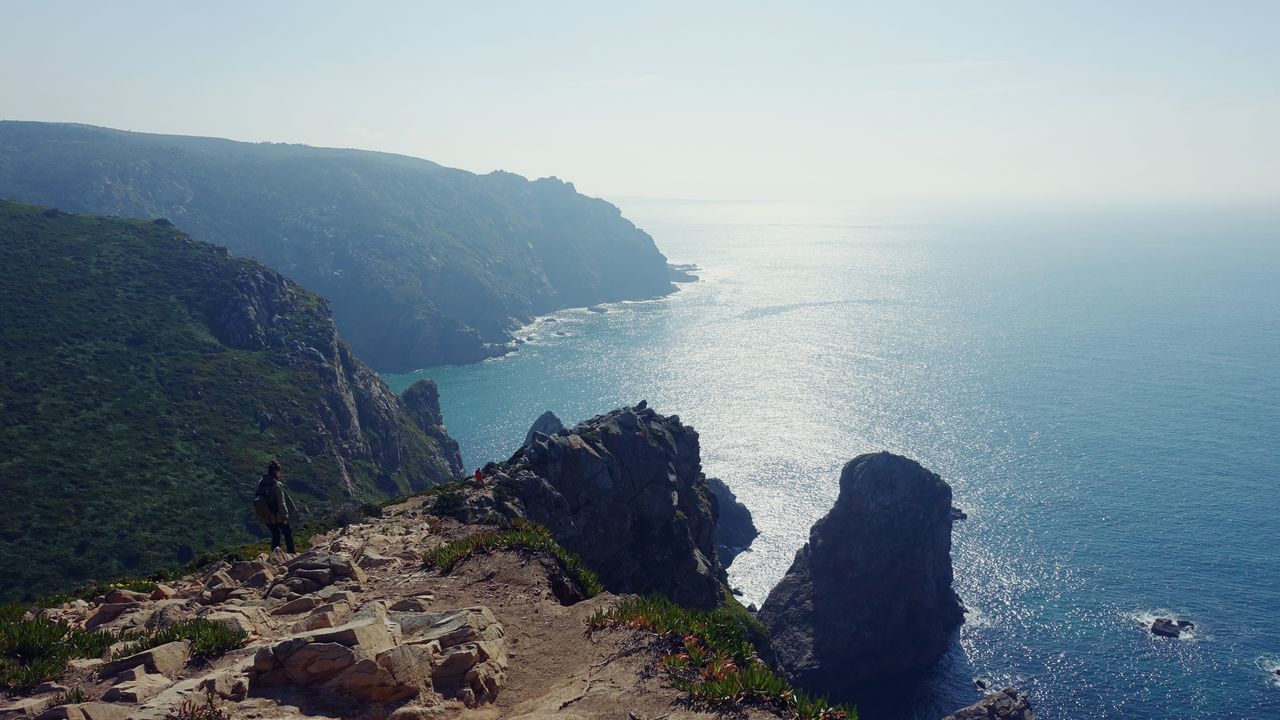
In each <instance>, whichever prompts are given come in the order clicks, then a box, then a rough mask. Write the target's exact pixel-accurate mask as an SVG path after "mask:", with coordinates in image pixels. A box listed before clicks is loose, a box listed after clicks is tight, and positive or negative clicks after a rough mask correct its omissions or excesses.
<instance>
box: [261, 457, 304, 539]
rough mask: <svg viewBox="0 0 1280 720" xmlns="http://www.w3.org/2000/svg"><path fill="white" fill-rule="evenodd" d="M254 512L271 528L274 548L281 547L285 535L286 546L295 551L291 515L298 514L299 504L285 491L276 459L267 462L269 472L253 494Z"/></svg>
mask: <svg viewBox="0 0 1280 720" xmlns="http://www.w3.org/2000/svg"><path fill="white" fill-rule="evenodd" d="M253 512H254V514H255V515H257V516H258V519H259V520H261V521H262V522H263V524H265V525H266V526H267V527H268V528H270V529H271V549H272V550H275V549H277V548H279V547H280V536H281V535H283V536H284V541H285V547H286V548H288V551H289V552H290V553H293V552H295V551H294V549H293V528H292V527H290V525H289V515H290V514H291V513H292V514H294V515H296V514H297V513H298V506H297V505H294V504H293V498H291V497H289V493H288V492H286V491H285V488H284V481H283V480H281V479H280V463H278V462H276V461H275V460H272V461H271V462H270V463H268V464H267V474H266V475H263V476H262V479H261V480H259V481H258V492H257V493H255V494H254V496H253Z"/></svg>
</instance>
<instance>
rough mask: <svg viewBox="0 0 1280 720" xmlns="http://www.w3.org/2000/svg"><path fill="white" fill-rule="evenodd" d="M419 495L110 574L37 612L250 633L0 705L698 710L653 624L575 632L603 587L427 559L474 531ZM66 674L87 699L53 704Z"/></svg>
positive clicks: (440, 711)
mask: <svg viewBox="0 0 1280 720" xmlns="http://www.w3.org/2000/svg"><path fill="white" fill-rule="evenodd" d="M430 503H431V499H430V498H416V499H410V500H408V501H406V502H404V503H402V504H400V505H395V506H392V507H390V508H388V509H387V510H386V514H385V516H384V517H383V518H380V519H375V520H371V521H370V522H368V523H365V524H357V525H349V526H347V527H344V528H341V529H339V530H335V531H332V532H330V533H328V534H326V535H322V536H318V537H316V538H313V540H312V543H311V544H312V547H311V548H310V549H307V550H305V551H304V552H302V553H300V554H298V555H295V556H289V555H286V554H284V553H280V552H278V551H277V552H276V553H274V554H272V555H271V556H262V557H260V558H258V559H256V560H253V561H246V562H238V563H225V562H224V563H220V564H219V565H217V566H214V567H212V568H210V569H209V570H207V571H206V572H204V573H203V574H200V575H196V576H190V577H187V578H184V579H182V580H180V581H178V582H175V583H173V584H171V585H168V586H161V587H159V588H158V589H157V590H156V591H155V592H154V593H152V594H151V595H143V594H140V593H132V592H129V591H126V590H116V591H113V592H111V593H110V594H108V595H107V596H104V597H100V598H97V599H95V600H94V601H92V602H83V601H77V602H74V603H68V604H66V605H63V606H61V607H59V608H53V609H49V610H44V611H41V612H43V613H46V614H47V615H48V616H49V617H52V618H60V619H63V620H65V621H67V622H69V623H73V624H75V625H78V626H83V627H85V628H90V629H92V628H106V629H112V630H124V629H129V628H140V627H153V628H154V627H159V626H164V625H166V624H171V623H173V622H176V621H178V620H181V619H185V618H191V617H204V618H208V619H211V620H218V621H221V622H224V623H226V624H229V625H233V626H235V627H239V628H242V629H243V630H244V631H245V632H247V633H248V635H249V642H248V644H247V645H246V646H245V647H244V648H241V649H239V650H235V651H232V652H230V653H227V654H226V655H223V656H222V657H220V658H217V659H216V660H213V661H210V662H200V661H196V660H192V659H191V658H190V649H189V647H188V646H187V643H186V642H185V641H183V642H175V643H171V644H169V645H162V646H160V647H157V648H153V649H151V650H148V651H146V652H143V653H139V654H137V655H133V656H130V657H127V658H123V659H115V660H109V661H104V660H103V659H95V660H77V661H73V664H72V666H71V667H70V668H69V669H68V671H67V672H66V673H65V675H64V676H63V677H62V678H60V679H59V681H58V683H56V684H53V685H46V686H45V687H44V688H42V689H41V690H43V692H37V693H36V694H35V695H31V696H25V697H7V698H4V699H3V700H2V701H0V708H3V709H0V718H22V717H40V718H72V719H77V718H88V719H89V720H123V719H125V718H130V719H136V720H152V719H157V720H158V719H163V718H167V717H172V716H174V714H175V713H176V711H177V710H178V709H179V708H180V706H181V705H182V703H183V701H184V700H185V701H191V702H197V703H203V702H206V701H207V698H209V697H212V698H213V699H214V704H215V705H216V706H217V707H218V708H220V709H221V710H222V711H224V712H225V713H226V714H227V715H228V716H229V717H231V718H254V719H262V720H266V719H275V718H368V719H370V720H372V719H374V718H425V717H431V718H435V717H474V718H499V717H502V718H536V717H550V716H555V717H564V718H573V717H583V718H585V717H590V718H619V719H625V720H632V719H637V718H639V719H650V718H660V717H661V718H681V717H700V716H704V715H709V713H707V712H706V711H703V710H699V709H697V708H693V707H689V706H688V705H687V704H685V702H684V700H683V699H682V698H683V694H682V693H680V692H678V691H676V690H674V689H672V688H670V687H669V686H667V685H666V684H665V682H664V680H663V678H662V677H661V676H659V675H658V674H657V672H656V670H655V668H656V664H657V660H658V658H659V656H660V655H661V653H662V650H661V649H660V647H659V645H660V643H658V642H657V641H656V639H655V638H654V637H653V636H651V635H646V634H643V633H639V632H636V631H630V630H605V631H598V632H594V633H591V634H588V633H587V632H586V624H585V620H586V618H587V617H588V616H589V615H590V614H591V613H593V612H594V611H595V610H597V609H598V608H602V607H607V606H609V605H610V604H611V603H613V602H615V601H616V600H617V596H614V595H611V594H608V593H605V594H601V595H599V596H597V597H595V598H591V599H589V600H582V601H579V602H575V603H573V604H568V605H566V604H562V602H561V600H560V599H558V597H557V596H558V595H560V596H563V595H565V594H566V593H565V591H564V583H565V580H564V578H563V577H562V575H563V574H562V572H561V571H560V569H559V566H558V565H557V564H556V563H555V562H554V561H551V560H549V559H544V558H540V557H537V556H533V555H530V554H528V553H524V552H521V551H502V552H497V553H493V554H488V555H478V556H475V557H473V558H471V559H469V560H466V561H464V562H462V563H461V564H460V565H459V566H458V567H457V568H455V569H454V570H453V572H452V573H450V574H448V575H441V574H440V573H438V572H436V571H434V570H430V569H427V568H425V567H424V566H423V562H422V558H423V555H424V553H425V552H426V551H428V550H430V549H432V548H434V547H439V546H441V545H443V544H445V543H446V542H448V541H449V540H450V539H454V538H458V537H462V536H463V535H466V534H468V533H471V532H475V531H478V530H480V529H482V528H481V527H480V526H469V525H464V524H461V523H459V522H457V521H456V520H452V519H441V518H438V517H435V516H433V515H430V514H429V513H428V508H430V506H431V505H430ZM110 655H111V653H110V651H109V652H108V657H110ZM67 690H79V691H80V692H82V693H83V696H84V698H86V701H85V702H81V703H75V704H67V705H58V706H53V707H49V706H50V705H52V704H53V703H55V702H56V701H57V699H58V697H59V696H60V695H61V694H62V693H64V692H66V691H67ZM210 693H212V696H210ZM753 713H758V711H753ZM758 714H760V715H761V716H763V715H764V714H763V713H758ZM741 715H742V716H744V717H747V716H750V715H749V714H748V713H742V714H741Z"/></svg>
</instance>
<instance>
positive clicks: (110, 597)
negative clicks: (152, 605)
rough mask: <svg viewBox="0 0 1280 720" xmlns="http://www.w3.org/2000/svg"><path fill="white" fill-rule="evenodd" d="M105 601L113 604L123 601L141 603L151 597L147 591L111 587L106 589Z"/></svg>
mask: <svg viewBox="0 0 1280 720" xmlns="http://www.w3.org/2000/svg"><path fill="white" fill-rule="evenodd" d="M106 599H107V602H108V603H110V604H113V605H119V604H123V603H142V602H146V601H148V600H150V599H151V596H150V595H148V594H147V593H141V592H134V591H133V590H125V589H123V588H111V589H110V590H108V591H107V598H106Z"/></svg>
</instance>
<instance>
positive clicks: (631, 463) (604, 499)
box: [487, 402, 725, 608]
mask: <svg viewBox="0 0 1280 720" xmlns="http://www.w3.org/2000/svg"><path fill="white" fill-rule="evenodd" d="M487 474H488V475H489V476H490V477H491V478H494V479H495V480H496V482H497V483H498V484H499V485H500V486H502V485H509V486H512V487H514V488H515V493H516V494H517V496H518V501H519V505H520V507H519V511H520V512H522V513H523V514H524V515H526V516H527V517H528V519H529V520H532V521H533V522H535V523H538V524H541V525H544V526H546V527H547V528H548V529H549V530H550V531H551V533H552V535H554V536H555V538H556V540H557V541H558V542H559V543H560V544H561V545H563V546H564V547H565V548H567V549H569V550H571V551H573V552H576V553H578V554H579V555H581V556H582V559H583V561H584V562H586V564H587V565H588V566H589V567H591V568H593V569H595V570H596V572H597V573H599V575H600V581H601V582H602V583H604V586H605V587H606V588H608V589H609V590H611V591H613V592H619V593H623V592H628V593H654V592H657V593H662V594H664V595H666V596H667V597H669V598H671V599H672V600H675V601H676V602H679V603H681V604H684V605H688V606H694V607H702V608H709V607H713V606H715V605H716V604H717V603H718V602H719V601H720V599H721V598H722V594H723V591H722V583H723V581H724V578H725V575H724V570H723V568H722V567H721V565H720V561H719V560H718V558H717V555H716V549H715V540H714V537H715V527H716V519H717V504H716V499H715V495H714V494H712V493H711V491H710V488H709V487H708V486H707V478H706V476H705V475H703V473H702V465H701V460H700V457H699V449H698V433H697V432H696V431H694V429H693V428H691V427H687V426H685V425H683V424H682V423H681V422H680V418H678V417H676V416H674V415H673V416H670V417H663V416H662V415H659V414H658V413H656V412H654V411H653V409H652V408H649V407H648V406H647V405H646V404H645V403H644V402H641V403H640V404H638V405H636V406H635V407H630V408H621V409H619V410H614V411H613V412H610V413H607V414H605V415H598V416H596V417H594V418H592V419H590V420H587V421H586V422H583V423H581V424H579V425H578V426H577V427H574V428H573V429H572V430H565V431H561V432H559V433H557V434H555V435H537V436H535V438H534V440H533V441H532V442H530V443H528V444H527V445H525V446H524V447H523V448H521V450H520V451H518V452H517V454H516V456H515V457H514V458H513V459H512V460H511V461H509V462H507V463H504V464H502V465H497V466H491V467H489V468H488V472H487Z"/></svg>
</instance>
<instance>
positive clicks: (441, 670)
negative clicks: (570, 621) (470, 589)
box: [250, 605, 507, 706]
mask: <svg viewBox="0 0 1280 720" xmlns="http://www.w3.org/2000/svg"><path fill="white" fill-rule="evenodd" d="M506 668H507V651H506V639H505V634H504V632H503V630H502V626H501V625H500V624H499V623H498V621H497V619H496V618H495V617H494V616H493V613H492V612H490V611H489V609H488V608H485V607H471V608H464V609H461V610H454V611H450V612H444V613H433V614H428V613H395V614H394V615H393V616H392V617H390V618H388V616H387V614H386V612H385V611H384V610H383V609H382V608H381V606H377V605H375V606H372V609H371V610H362V612H361V615H360V616H359V617H357V619H355V620H353V621H351V622H350V623H347V624H346V625H342V626H340V627H336V628H328V629H324V630H318V631H314V632H307V633H302V634H299V635H295V636H293V637H290V638H286V639H284V640H281V641H279V642H277V643H275V644H274V645H271V646H267V647H263V648H261V649H260V650H258V652H257V654H256V655H255V656H254V658H253V669H252V672H251V674H250V678H251V683H257V684H261V685H286V684H292V685H301V686H308V687H317V688H322V689H325V690H329V691H333V692H337V693H339V694H342V695H347V696H349V697H353V698H356V699H358V700H364V701H367V702H380V703H387V702H394V701H397V700H403V699H405V698H409V697H413V696H415V695H419V694H425V693H430V692H432V691H434V692H435V693H437V694H439V695H441V696H442V697H446V698H456V699H459V700H461V701H462V702H463V703H465V704H466V705H468V706H474V705H476V704H479V703H481V702H488V701H492V700H493V699H494V698H495V697H497V694H498V691H499V690H500V689H501V687H502V683H503V680H504V679H505V675H506Z"/></svg>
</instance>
